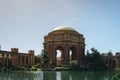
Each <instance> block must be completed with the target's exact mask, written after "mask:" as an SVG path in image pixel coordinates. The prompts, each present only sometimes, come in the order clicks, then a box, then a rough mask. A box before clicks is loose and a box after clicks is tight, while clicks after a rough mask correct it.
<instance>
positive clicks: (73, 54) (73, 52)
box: [69, 47, 78, 61]
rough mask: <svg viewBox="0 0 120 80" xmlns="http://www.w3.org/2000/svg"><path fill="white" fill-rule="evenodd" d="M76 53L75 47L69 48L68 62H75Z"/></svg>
mask: <svg viewBox="0 0 120 80" xmlns="http://www.w3.org/2000/svg"><path fill="white" fill-rule="evenodd" d="M77 56H78V52H77V49H76V47H71V48H70V50H69V60H70V61H72V60H77Z"/></svg>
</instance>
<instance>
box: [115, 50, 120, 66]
mask: <svg viewBox="0 0 120 80" xmlns="http://www.w3.org/2000/svg"><path fill="white" fill-rule="evenodd" d="M115 60H116V68H120V52H117V53H116V55H115Z"/></svg>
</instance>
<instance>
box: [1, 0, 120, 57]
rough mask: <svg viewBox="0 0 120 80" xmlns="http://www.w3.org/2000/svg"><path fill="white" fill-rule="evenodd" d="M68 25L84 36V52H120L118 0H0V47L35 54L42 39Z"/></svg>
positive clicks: (38, 51) (39, 47)
mask: <svg viewBox="0 0 120 80" xmlns="http://www.w3.org/2000/svg"><path fill="white" fill-rule="evenodd" d="M64 25H66V26H70V27H72V28H74V29H75V30H76V31H77V32H79V33H81V34H83V35H84V37H85V44H86V50H88V49H91V48H92V47H94V48H96V49H97V50H98V51H100V52H101V53H106V52H109V51H110V50H111V51H112V52H113V53H114V54H115V53H116V52H120V36H119V35H120V0H0V45H1V49H2V50H7V51H10V50H11V48H19V52H24V53H27V52H28V50H35V55H38V54H40V53H41V49H43V42H44V36H45V35H47V34H48V33H49V32H51V31H52V30H53V29H54V28H56V27H58V26H64Z"/></svg>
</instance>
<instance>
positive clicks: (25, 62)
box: [24, 56, 26, 66]
mask: <svg viewBox="0 0 120 80" xmlns="http://www.w3.org/2000/svg"><path fill="white" fill-rule="evenodd" d="M24 65H25V66H26V56H24Z"/></svg>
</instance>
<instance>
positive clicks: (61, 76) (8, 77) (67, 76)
mask: <svg viewBox="0 0 120 80" xmlns="http://www.w3.org/2000/svg"><path fill="white" fill-rule="evenodd" d="M113 75H114V72H108V71H104V72H103V71H99V72H75V71H62V72H61V71H57V72H55V71H45V72H40V71H36V72H32V71H16V72H15V71H14V72H4V74H3V76H2V73H1V72H0V80H112V79H111V78H112V76H113Z"/></svg>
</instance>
